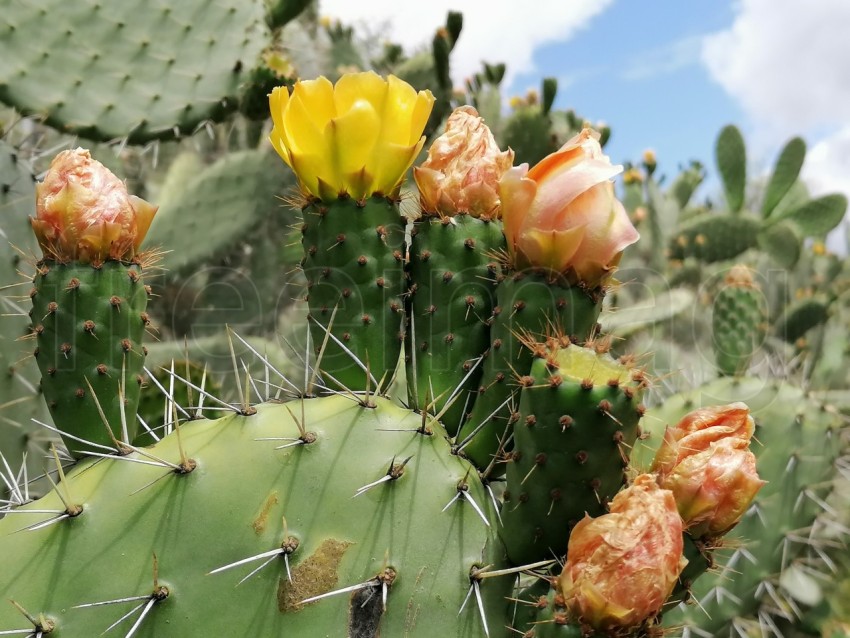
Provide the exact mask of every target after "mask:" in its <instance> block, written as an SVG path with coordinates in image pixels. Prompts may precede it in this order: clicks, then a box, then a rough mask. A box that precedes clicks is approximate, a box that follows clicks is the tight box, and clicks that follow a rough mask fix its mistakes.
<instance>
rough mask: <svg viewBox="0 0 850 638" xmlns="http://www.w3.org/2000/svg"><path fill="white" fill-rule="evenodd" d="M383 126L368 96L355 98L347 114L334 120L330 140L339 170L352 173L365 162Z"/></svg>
mask: <svg viewBox="0 0 850 638" xmlns="http://www.w3.org/2000/svg"><path fill="white" fill-rule="evenodd" d="M380 130H381V120H380V118H379V117H378V114H377V113H376V112H375V109H374V107H373V106H372V104H370V103H369V102H368V101H367V100H357V101H355V102H354V103H353V104H352V105H350V106H349V108H348V109H347V111H346V113H345V115H342V116H340V117H338V118H336V119H335V120H331V122H330V124H329V125H328V143H329V147H330V152H331V153H332V155H333V160H334V164H335V165H336V170H337V174H339V175H345V174H346V173H352V172H354V171H358V170H360V169H361V168H363V167H364V166H365V165H366V162H367V161H368V160H369V157H371V155H372V152H373V149H374V148H375V143H376V142H377V140H378V134H379V133H380ZM353 195H354V194H353V193H352V196H353Z"/></svg>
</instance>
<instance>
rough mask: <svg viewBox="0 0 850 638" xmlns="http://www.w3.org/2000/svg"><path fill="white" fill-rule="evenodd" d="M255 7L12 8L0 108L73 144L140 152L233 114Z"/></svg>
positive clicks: (203, 2)
mask: <svg viewBox="0 0 850 638" xmlns="http://www.w3.org/2000/svg"><path fill="white" fill-rule="evenodd" d="M264 13H265V11H264V7H263V3H262V2H259V1H257V0H252V1H249V2H214V1H212V0H198V1H196V2H179V3H168V4H166V3H161V2H157V1H156V0H144V1H143V2H134V3H130V4H128V3H121V2H98V1H96V0H91V1H86V2H72V3H68V2H63V1H62V0H37V1H35V2H13V3H11V4H9V5H8V6H6V7H5V8H4V14H3V18H4V24H3V25H2V26H0V59H2V60H3V61H4V64H3V66H2V69H0V101H3V102H5V103H6V104H9V105H10V106H13V107H15V108H16V109H18V110H19V111H21V112H23V113H27V114H37V115H39V116H43V117H45V120H46V122H47V123H48V124H50V125H51V126H54V127H55V128H57V129H59V130H62V131H65V132H67V133H71V134H74V135H79V136H81V137H85V138H89V139H95V140H102V141H108V140H111V139H116V138H118V139H124V138H126V139H128V140H129V141H130V142H131V143H143V142H146V141H148V140H151V139H168V138H172V137H179V136H181V135H186V134H189V133H192V132H193V131H194V130H195V128H196V127H197V126H198V125H199V124H200V123H202V122H204V121H206V120H219V119H221V118H222V117H223V116H224V115H226V114H227V113H229V112H230V111H232V110H233V109H234V108H235V107H236V98H235V96H236V95H237V93H238V88H239V85H240V83H241V82H242V70H243V69H245V70H246V71H247V70H248V69H250V68H251V67H252V66H253V64H254V62H255V58H256V57H257V56H258V55H259V53H260V51H261V50H262V48H263V46H264V44H265V40H266V37H265V34H266V27H265V22H264Z"/></svg>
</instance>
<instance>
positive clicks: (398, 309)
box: [302, 196, 404, 390]
mask: <svg viewBox="0 0 850 638" xmlns="http://www.w3.org/2000/svg"><path fill="white" fill-rule="evenodd" d="M302 212H303V215H304V224H303V226H302V229H303V233H304V234H303V238H302V244H303V246H304V261H303V264H302V268H303V270H304V275H305V276H306V278H307V297H306V299H307V301H308V302H309V306H310V319H311V323H310V327H311V331H312V336H313V344H314V345H315V349H316V351H317V352H318V351H319V350H320V349H321V347H322V344H323V343H324V342H325V341H327V342H328V345H327V347H326V349H325V350H324V353H323V355H322V361H321V365H322V369H323V370H324V371H325V374H326V375H327V376H328V379H329V381H328V383H329V384H330V386H331V387H335V388H338V389H339V388H348V389H350V390H362V389H365V388H367V387H369V386H370V384H371V387H372V388H375V387H376V386H382V387H387V386H388V385H389V384H390V382H391V381H392V377H393V376H394V374H395V369H396V365H397V364H398V359H399V356H400V354H401V346H402V342H403V340H404V333H403V326H402V323H403V312H402V303H403V300H402V297H401V294H402V292H403V289H402V282H403V269H404V258H403V253H402V251H403V249H404V227H403V226H402V223H401V217H400V215H399V210H398V201H397V200H394V199H391V198H385V197H378V196H373V197H370V198H369V199H367V200H364V201H360V202H354V201H352V200H351V199H349V198H340V199H338V200H337V201H335V202H315V203H312V204H309V205H308V206H306V207H305V208H303V209H302Z"/></svg>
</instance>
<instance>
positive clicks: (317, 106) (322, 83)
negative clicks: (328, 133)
mask: <svg viewBox="0 0 850 638" xmlns="http://www.w3.org/2000/svg"><path fill="white" fill-rule="evenodd" d="M292 97H293V98H296V99H298V100H300V101H301V102H303V103H304V104H307V105H309V108H308V112H309V113H310V116H311V118H312V119H313V124H314V125H315V126H316V128H317V129H319V130H323V129H324V128H325V126H326V125H327V123H328V122H329V121H330V120H331V119H333V118H334V117H336V115H337V111H336V106H335V105H334V85H333V84H331V81H330V80H328V79H327V78H326V77H324V76H322V77H319V78H318V79H315V80H303V81H300V82H296V83H295V87H294V88H293V89H292Z"/></svg>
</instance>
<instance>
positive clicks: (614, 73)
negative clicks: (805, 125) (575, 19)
mask: <svg viewBox="0 0 850 638" xmlns="http://www.w3.org/2000/svg"><path fill="white" fill-rule="evenodd" d="M565 4H566V3H565ZM731 21H732V11H731V7H730V6H729V4H728V3H727V2H723V1H718V0H687V2H682V1H681V0H652V1H646V2H634V1H627V0H621V1H620V2H615V3H614V4H613V6H611V7H610V8H609V9H608V10H606V11H605V12H603V13H602V14H600V15H598V16H596V17H595V18H593V19H592V20H591V21H590V23H589V24H588V25H587V27H585V28H584V29H582V30H580V31H579V32H578V33H576V35H575V36H574V37H572V38H571V39H569V40H567V41H566V42H553V43H551V44H548V45H545V46H543V47H541V48H539V49H538V50H537V51H536V52H535V54H534V69H532V70H530V71H528V72H525V73H521V74H519V75H517V76H515V77H514V79H513V81H512V82H511V86H510V87H509V89H508V92H509V93H515V94H522V93H524V92H525V90H526V89H527V88H529V87H533V86H537V85H539V81H540V77H545V76H552V77H556V78H558V82H559V87H560V88H559V92H558V97H557V100H556V107H557V108H575V109H576V111H577V112H578V113H580V114H581V115H583V116H584V117H587V118H589V119H590V120H591V121H596V120H599V119H601V120H604V121H606V122H608V123H609V124H610V125H611V126H612V128H613V135H612V137H611V141H610V142H609V144H608V146H607V147H606V150H607V152H608V153H609V154H610V155H611V159H612V160H613V161H617V162H622V161H624V160H628V159H630V158H637V157H639V156H640V153H641V152H642V150H643V149H645V148H650V147H651V148H653V149H654V150H655V151H656V153H657V155H658V157H659V160H661V159H662V158H663V165H664V167H667V166H669V167H670V168H671V169H673V168H675V167H676V166H677V165H678V164H679V163H680V162H683V161H686V160H688V159H689V158H691V157H694V158H700V159H702V160H703V161H705V160H706V159H707V158H710V157H711V154H712V147H713V143H714V137H715V135H716V134H717V131H718V130H719V129H720V128H721V127H722V126H724V125H725V124H727V123H729V122H735V121H741V120H743V119H744V115H743V113H742V112H741V109H740V108H739V107H738V105H737V104H736V102H735V101H734V100H733V99H732V98H730V97H729V96H728V95H727V94H726V93H725V92H724V91H723V89H722V88H721V87H720V86H719V85H718V84H717V83H716V82H714V81H713V80H712V78H711V77H710V75H709V73H708V71H707V70H706V68H705V67H704V66H703V65H702V63H701V61H700V55H701V41H702V38H703V37H704V36H705V35H707V34H709V33H712V32H715V31H718V30H721V29H723V28H724V27H726V26H728V25H729V24H730V23H731Z"/></svg>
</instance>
